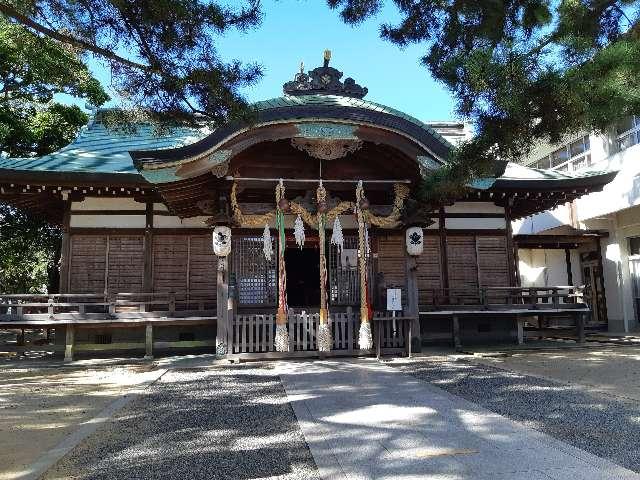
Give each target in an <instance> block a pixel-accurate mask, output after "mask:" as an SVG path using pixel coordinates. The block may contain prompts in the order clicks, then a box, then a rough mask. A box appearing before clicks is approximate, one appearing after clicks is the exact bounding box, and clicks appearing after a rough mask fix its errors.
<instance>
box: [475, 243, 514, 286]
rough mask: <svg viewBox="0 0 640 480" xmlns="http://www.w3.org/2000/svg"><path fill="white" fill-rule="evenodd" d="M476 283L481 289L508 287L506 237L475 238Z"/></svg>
mask: <svg viewBox="0 0 640 480" xmlns="http://www.w3.org/2000/svg"><path fill="white" fill-rule="evenodd" d="M476 245H477V252H478V254H477V256H478V281H479V283H480V285H481V286H483V287H504V286H508V285H509V263H508V262H509V259H508V255H507V239H506V237H499V236H494V237H488V236H486V237H485V236H482V237H480V236H478V237H476Z"/></svg>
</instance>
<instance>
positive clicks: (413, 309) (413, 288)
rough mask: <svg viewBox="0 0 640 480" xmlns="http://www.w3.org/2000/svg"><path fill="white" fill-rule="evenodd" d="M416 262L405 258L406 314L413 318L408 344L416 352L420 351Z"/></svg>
mask: <svg viewBox="0 0 640 480" xmlns="http://www.w3.org/2000/svg"><path fill="white" fill-rule="evenodd" d="M417 272H418V261H417V259H416V258H415V257H412V256H411V255H407V256H406V261H405V277H406V282H407V310H408V312H407V313H408V314H409V315H411V316H413V317H414V320H412V321H411V324H412V325H411V331H412V337H413V338H409V342H410V343H413V344H414V345H415V349H414V350H416V351H420V347H421V343H422V341H421V337H420V306H419V302H418V273H417ZM414 338H415V340H414Z"/></svg>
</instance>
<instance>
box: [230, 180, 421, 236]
mask: <svg viewBox="0 0 640 480" xmlns="http://www.w3.org/2000/svg"><path fill="white" fill-rule="evenodd" d="M393 190H394V192H395V198H394V200H393V208H392V210H391V213H390V214H389V215H386V216H380V215H374V214H373V213H371V211H367V212H366V214H365V215H366V221H367V223H370V224H371V225H375V226H376V227H380V228H395V227H397V226H398V225H400V218H401V216H402V209H403V207H404V202H405V200H406V199H407V198H408V197H409V187H408V186H407V185H403V184H400V183H396V184H394V185H393ZM237 193H238V184H237V183H236V182H233V185H232V186H231V210H232V213H233V221H234V223H235V224H236V225H239V226H241V227H247V228H257V227H262V226H264V225H265V224H266V223H269V222H270V221H271V220H272V219H273V218H275V216H276V210H275V209H273V210H271V211H269V212H266V213H263V214H244V213H242V210H241V209H240V205H239V204H238V198H237ZM289 206H290V210H291V213H292V214H294V215H300V217H302V220H303V221H304V223H306V224H307V225H309V226H310V227H312V228H316V229H317V228H318V220H317V218H316V215H315V214H312V213H311V212H309V211H308V210H307V209H306V208H305V207H303V206H302V205H300V204H299V203H296V202H290V203H289ZM354 208H355V203H354V202H348V201H344V202H339V203H338V205H336V206H335V207H333V208H332V209H331V210H329V211H328V212H327V222H328V223H331V222H333V221H334V220H335V218H336V217H337V216H338V215H343V214H344V213H345V212H347V211H348V210H352V211H353V209H354Z"/></svg>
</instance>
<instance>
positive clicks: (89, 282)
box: [69, 233, 217, 303]
mask: <svg viewBox="0 0 640 480" xmlns="http://www.w3.org/2000/svg"><path fill="white" fill-rule="evenodd" d="M70 251H71V254H70V257H69V258H70V265H69V267H70V268H69V271H70V275H69V291H70V292H71V293H104V292H105V285H106V287H107V291H108V293H110V294H111V293H121V292H133V293H136V292H143V290H144V289H143V281H144V251H145V243H144V235H141V234H131V235H105V234H82V235H81V234H73V235H71V247H70ZM152 259H153V265H152V271H153V291H154V292H170V291H174V292H175V291H183V292H188V293H187V295H188V296H189V299H192V300H203V301H206V302H207V303H214V302H215V299H216V273H217V272H216V266H217V261H216V256H215V254H214V253H213V249H212V247H211V237H210V236H209V234H208V233H207V234H202V235H154V237H153V252H152ZM176 299H177V300H182V299H183V298H176Z"/></svg>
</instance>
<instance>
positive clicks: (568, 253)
mask: <svg viewBox="0 0 640 480" xmlns="http://www.w3.org/2000/svg"><path fill="white" fill-rule="evenodd" d="M564 260H565V262H566V264H567V285H573V271H572V270H571V250H569V249H568V248H565V249H564Z"/></svg>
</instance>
